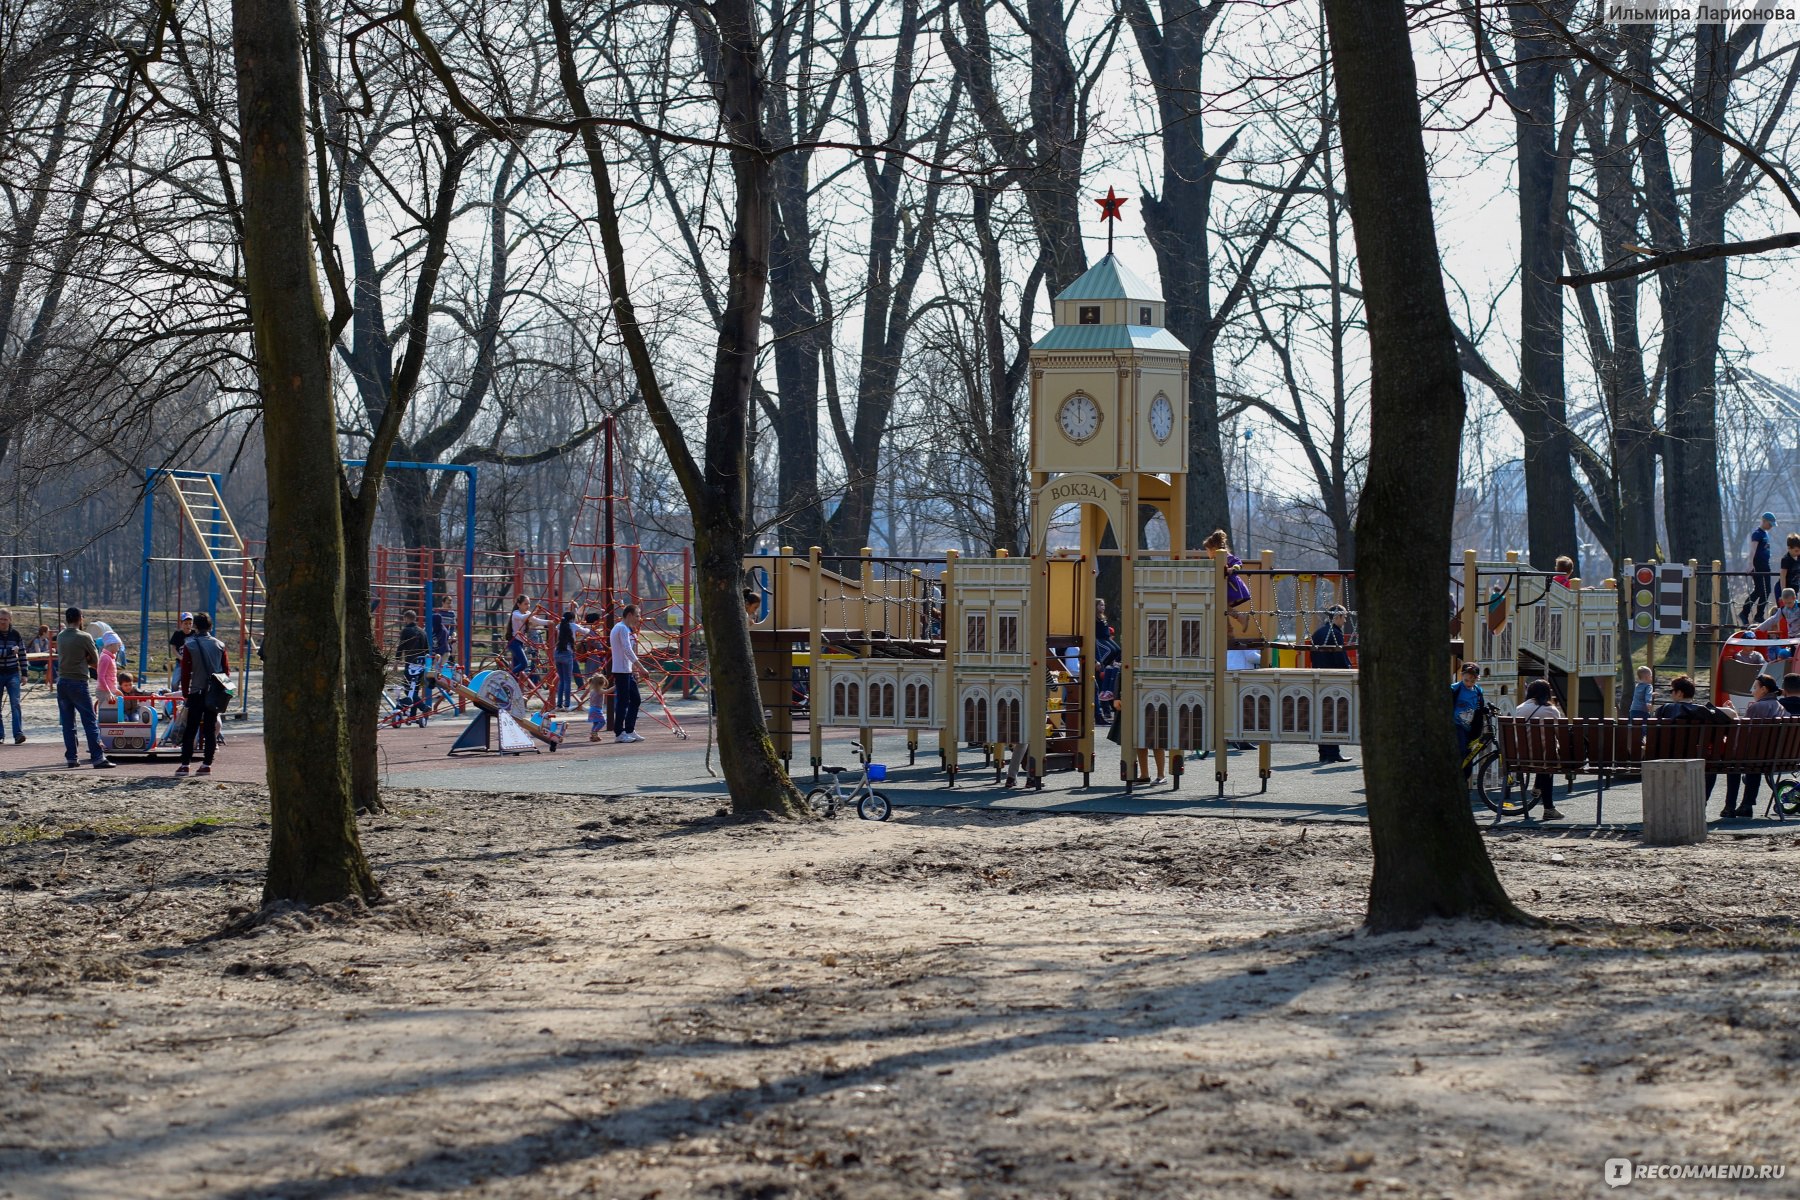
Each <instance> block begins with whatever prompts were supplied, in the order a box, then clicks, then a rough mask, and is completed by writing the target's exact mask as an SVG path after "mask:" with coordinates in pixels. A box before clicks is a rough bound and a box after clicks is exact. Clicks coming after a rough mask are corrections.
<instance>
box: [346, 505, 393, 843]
mask: <svg viewBox="0 0 1800 1200" xmlns="http://www.w3.org/2000/svg"><path fill="white" fill-rule="evenodd" d="M374 500H375V497H374V496H368V497H367V498H366V503H368V505H369V507H370V508H373V507H374ZM358 507H360V504H359V505H358ZM349 517H350V514H346V518H347V520H346V528H345V535H346V536H345V541H346V543H347V545H346V547H345V555H344V711H345V715H346V717H347V718H348V723H349V730H350V796H351V800H352V802H353V803H354V804H355V805H356V811H357V812H359V813H378V812H384V811H386V808H387V806H386V805H385V804H383V803H382V802H381V759H380V755H379V754H378V753H377V750H376V737H377V735H378V731H379V730H380V728H381V693H382V689H383V688H384V687H385V686H386V684H387V656H386V655H384V654H383V653H382V652H381V646H380V645H379V644H378V643H377V642H376V640H375V614H374V613H373V612H372V611H371V610H370V608H369V601H368V597H369V596H370V595H372V594H373V593H372V592H371V590H370V587H369V584H370V582H371V581H370V579H369V532H368V528H367V527H366V526H365V527H364V528H362V529H356V528H354V527H352V525H351V522H350V520H349V519H348V518H349ZM359 600H360V601H361V602H360V603H358V601H359Z"/></svg>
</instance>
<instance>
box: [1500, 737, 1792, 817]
mask: <svg viewBox="0 0 1800 1200" xmlns="http://www.w3.org/2000/svg"><path fill="white" fill-rule="evenodd" d="M1496 725H1497V726H1498V728H1497V731H1496V732H1497V738H1498V742H1499V745H1500V757H1501V759H1502V760H1503V761H1504V763H1505V767H1506V770H1507V771H1508V772H1509V773H1517V774H1520V775H1535V774H1544V775H1562V776H1564V777H1566V778H1568V779H1570V780H1571V781H1572V780H1573V779H1574V778H1575V777H1576V776H1577V775H1593V776H1595V777H1597V778H1598V779H1599V781H1600V796H1599V799H1598V800H1597V801H1596V802H1595V808H1594V820H1595V823H1597V824H1598V823H1600V814H1601V809H1602V806H1604V804H1605V803H1606V783H1607V780H1609V779H1612V778H1615V777H1618V776H1622V775H1636V774H1637V773H1638V771H1639V768H1640V767H1641V766H1642V764H1644V763H1645V762H1653V761H1656V760H1657V759H1666V758H1703V759H1705V760H1706V773H1707V774H1708V775H1709V776H1710V775H1729V774H1745V775H1783V774H1787V773H1789V772H1792V771H1796V770H1800V719H1789V720H1759V721H1733V722H1731V723H1729V724H1726V723H1722V722H1721V723H1718V724H1712V723H1703V722H1698V721H1659V720H1657V719H1655V718H1654V717H1648V718H1646V717H1574V718H1572V717H1557V718H1551V719H1534V718H1529V717H1500V718H1499V719H1498V720H1497V722H1496ZM1495 819H1496V820H1498V814H1496V817H1495Z"/></svg>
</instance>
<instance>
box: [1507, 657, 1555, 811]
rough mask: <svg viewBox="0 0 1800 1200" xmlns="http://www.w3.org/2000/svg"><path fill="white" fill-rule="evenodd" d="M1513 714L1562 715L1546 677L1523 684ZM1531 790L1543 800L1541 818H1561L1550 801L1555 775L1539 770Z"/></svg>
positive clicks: (1534, 716) (1537, 717) (1544, 717)
mask: <svg viewBox="0 0 1800 1200" xmlns="http://www.w3.org/2000/svg"><path fill="white" fill-rule="evenodd" d="M1513 716H1515V717H1523V718H1525V719H1526V720H1527V721H1554V720H1557V719H1559V718H1561V717H1562V710H1561V709H1559V708H1557V707H1556V696H1555V693H1553V692H1552V691H1551V690H1550V681H1549V680H1548V679H1534V680H1532V681H1531V682H1530V683H1528V684H1526V685H1525V703H1523V704H1521V705H1519V707H1517V708H1515V709H1514V710H1513ZM1531 789H1532V791H1534V792H1536V793H1537V794H1538V799H1540V800H1542V801H1543V802H1544V812H1543V819H1544V820H1546V821H1560V820H1562V813H1561V812H1559V811H1558V810H1557V807H1556V805H1555V804H1554V803H1553V802H1552V797H1553V796H1554V794H1555V792H1556V776H1554V775H1552V774H1550V773H1549V772H1547V771H1540V772H1539V773H1538V774H1537V775H1536V776H1534V777H1533V779H1532V781H1531Z"/></svg>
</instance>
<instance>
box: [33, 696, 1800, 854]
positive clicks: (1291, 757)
mask: <svg viewBox="0 0 1800 1200" xmlns="http://www.w3.org/2000/svg"><path fill="white" fill-rule="evenodd" d="M670 707H671V710H672V712H673V713H674V714H675V717H676V718H677V719H678V720H679V721H681V723H682V725H683V728H684V729H685V730H686V731H687V733H688V736H687V738H686V739H685V740H684V739H681V738H677V737H676V736H675V735H674V734H673V733H672V732H671V731H670V730H669V728H668V727H667V725H666V724H664V723H662V722H660V721H658V720H655V719H652V717H651V714H650V712H649V711H648V710H646V712H645V713H644V715H643V717H642V718H641V720H640V723H639V727H638V729H639V732H640V733H641V734H642V735H643V737H644V741H643V742H641V743H639V744H636V745H617V744H615V743H614V742H613V741H612V738H611V736H610V735H606V734H603V735H602V738H603V740H602V741H601V742H600V743H591V742H589V741H588V740H587V736H588V727H587V721H586V718H585V714H569V716H570V718H571V719H570V721H569V737H568V740H567V741H566V742H565V743H564V744H563V745H562V746H561V747H560V748H559V749H557V750H556V751H555V752H554V753H552V752H550V751H548V750H541V751H538V752H536V753H526V754H519V755H510V754H508V755H501V754H488V755H459V756H457V757H454V758H453V757H450V756H449V754H448V751H449V749H450V746H451V744H452V743H453V742H454V741H455V740H456V736H457V734H458V733H460V732H461V731H462V729H463V728H464V725H465V724H466V719H464V718H457V717H453V716H452V717H444V718H439V719H436V720H434V721H433V722H432V723H431V724H430V725H429V726H428V727H426V728H424V729H419V728H416V727H407V728H404V729H392V730H383V731H382V732H381V735H380V741H379V745H380V749H381V760H382V769H383V779H384V781H385V783H386V785H387V786H390V787H399V788H423V789H430V790H449V791H471V792H480V793H485V794H490V795H492V794H498V793H506V792H515V793H542V792H554V793H561V794H565V795H571V796H633V795H638V796H648V795H655V796H667V797H672V798H673V797H692V798H695V799H702V798H706V799H717V800H719V801H721V802H723V801H724V800H725V799H726V797H727V791H726V788H725V784H724V780H723V779H722V778H721V777H720V776H719V775H718V770H719V765H718V755H717V753H716V751H715V752H713V753H712V755H711V758H710V765H709V759H708V747H707V744H706V725H705V721H706V706H705V704H704V702H702V701H685V702H684V701H678V700H676V701H671V704H670ZM26 713H27V717H28V721H27V725H26V733H27V735H28V737H29V738H30V740H29V741H27V742H26V743H25V744H24V745H19V746H15V745H10V744H0V773H11V772H14V771H25V772H29V773H32V774H37V773H40V772H61V771H62V770H63V767H62V763H63V749H62V735H61V733H60V731H59V728H58V727H57V725H56V724H55V710H54V705H53V704H48V703H45V702H43V701H42V700H37V701H28V702H27V706H26ZM225 730H226V739H227V740H226V744H225V745H224V746H223V747H221V748H220V751H219V754H218V758H217V762H216V763H215V767H214V778H216V779H219V780H223V781H230V782H237V783H261V782H262V781H263V779H264V769H263V752H262V727H261V724H260V722H259V720H258V713H257V711H256V710H255V709H254V708H253V709H252V711H251V713H250V719H249V720H246V721H228V722H226V725H225ZM795 741H796V747H795V748H796V752H797V753H799V754H801V755H802V756H804V754H805V752H806V739H805V736H804V733H802V734H801V735H800V736H798V737H797V738H796V739H795ZM855 745H856V743H855V738H854V735H853V733H851V732H850V731H847V730H838V729H832V730H828V731H827V734H826V746H827V751H826V758H827V760H828V761H829V762H830V763H831V764H832V765H839V766H846V767H850V768H852V769H855V768H856V766H857V761H856V755H855ZM1098 745H1099V753H1100V755H1101V756H1102V758H1101V763H1100V768H1101V769H1100V770H1099V771H1096V772H1095V773H1094V774H1093V776H1092V779H1091V783H1090V784H1089V785H1088V786H1086V787H1084V786H1082V783H1081V777H1080V776H1079V775H1076V774H1073V773H1059V774H1053V775H1050V776H1049V777H1048V778H1046V779H1045V781H1044V788H1043V789H1042V790H1041V791H1033V790H1030V789H1026V788H1023V787H1019V788H1010V789H1009V788H1005V787H1001V786H997V785H996V783H995V778H994V771H993V768H992V767H991V766H989V767H984V766H983V757H982V754H981V752H980V751H978V750H973V749H968V748H964V749H963V750H962V751H961V752H960V756H959V761H960V763H961V769H960V770H959V772H958V775H957V780H956V786H955V787H950V786H948V785H947V780H946V777H945V775H944V773H943V772H942V771H941V770H939V769H938V755H937V750H936V748H935V740H931V741H928V742H927V743H926V744H924V745H922V746H921V747H920V749H919V752H918V755H917V761H916V763H913V764H910V765H909V764H908V762H907V758H908V755H907V751H906V746H905V740H904V735H903V734H897V733H893V732H883V733H882V734H880V735H878V737H877V739H876V743H875V758H876V761H878V762H883V763H885V764H887V766H888V781H887V782H886V783H884V784H882V785H881V789H882V791H884V792H885V793H886V794H887V795H888V796H889V797H890V798H891V799H892V800H893V802H894V805H895V807H896V808H973V809H999V810H1012V811H1020V812H1063V813H1095V814H1099V813H1105V814H1116V815H1139V816H1149V815H1165V816H1184V817H1234V818H1250V819H1255V820H1267V821H1285V822H1349V823H1353V824H1360V823H1363V822H1366V821H1367V820H1368V809H1367V807H1366V805H1365V801H1364V796H1363V780H1362V770H1361V768H1360V767H1359V766H1358V765H1357V763H1356V761H1355V760H1356V758H1357V757H1358V755H1359V752H1360V748H1359V747H1350V748H1349V756H1350V758H1351V761H1350V762H1348V763H1344V764H1335V765H1327V764H1321V763H1320V762H1318V757H1317V753H1316V752H1315V751H1314V750H1313V749H1312V748H1311V747H1309V746H1276V747H1274V748H1273V750H1272V753H1271V768H1272V769H1271V775H1270V778H1269V782H1268V789H1267V791H1266V792H1265V791H1263V790H1261V780H1260V779H1259V778H1258V775H1257V758H1256V753H1255V752H1254V751H1233V752H1231V754H1230V778H1229V779H1228V781H1227V783H1226V785H1225V790H1224V795H1223V796H1220V794H1219V789H1218V784H1217V783H1216V782H1215V780H1214V778H1213V763H1212V760H1211V759H1210V758H1209V759H1205V760H1199V761H1193V760H1190V761H1189V762H1188V763H1186V764H1185V769H1186V774H1185V775H1184V776H1183V777H1182V780H1181V783H1180V786H1179V787H1178V788H1177V787H1174V786H1172V785H1171V783H1170V782H1168V781H1165V782H1164V783H1163V784H1161V785H1157V786H1153V787H1137V788H1134V789H1133V790H1132V791H1131V792H1130V793H1129V794H1127V793H1126V792H1125V791H1124V790H1123V788H1122V786H1121V785H1120V784H1119V782H1118V757H1117V756H1118V749H1117V747H1115V746H1113V745H1112V744H1111V743H1109V742H1106V741H1104V740H1103V739H1102V740H1100V741H1099V742H1098ZM83 757H84V760H85V752H84V755H83ZM174 769H175V760H174V759H173V758H167V757H165V758H162V759H159V760H156V761H143V760H134V759H125V758H121V759H120V760H119V769H118V772H117V774H119V775H121V776H125V777H131V778H137V777H149V778H155V777H159V776H167V775H170V774H171V773H172V772H173V771H174ZM794 772H795V775H794V778H795V782H796V783H798V784H799V785H800V786H801V787H802V788H803V789H804V788H809V787H811V786H813V778H812V775H811V772H810V769H809V768H808V766H807V764H806V763H805V762H804V761H801V762H797V763H796V764H794ZM844 778H845V780H846V781H847V782H846V785H845V786H846V790H848V786H849V785H848V781H849V780H851V779H852V778H853V776H849V775H846V776H845V777H844ZM820 781H821V782H823V781H824V780H823V777H821V780H820ZM1724 787H1725V785H1724V782H1723V781H1720V783H1719V784H1718V785H1717V788H1716V789H1715V792H1714V796H1713V799H1712V801H1711V803H1710V805H1709V809H1708V811H1709V812H1710V813H1712V814H1713V815H1716V814H1717V813H1718V811H1719V809H1720V808H1721V807H1723V804H1724ZM1766 797H1767V792H1766V790H1765V792H1764V794H1763V797H1762V798H1759V800H1758V802H1757V811H1758V813H1761V812H1762V811H1763V809H1764V804H1763V800H1764V799H1766ZM1557 804H1558V806H1559V807H1560V808H1561V809H1562V811H1563V812H1564V813H1565V814H1567V816H1566V819H1564V820H1562V821H1557V822H1548V823H1545V822H1537V821H1535V820H1533V821H1529V822H1521V821H1518V820H1508V821H1507V822H1505V823H1504V826H1503V827H1505V828H1521V829H1542V830H1546V831H1553V830H1555V829H1557V828H1583V827H1593V826H1596V825H1598V826H1601V827H1604V828H1609V829H1613V828H1618V829H1629V828H1632V827H1635V826H1637V825H1639V824H1640V823H1641V821H1642V807H1641V801H1640V796H1639V789H1638V786H1637V784H1636V783H1635V782H1632V781H1621V782H1617V783H1613V784H1611V785H1609V786H1608V787H1607V789H1606V791H1605V795H1604V797H1602V795H1601V793H1600V789H1599V786H1598V784H1597V782H1596V781H1595V780H1593V779H1591V778H1585V779H1580V780H1578V781H1577V783H1576V787H1575V790H1574V792H1573V794H1570V793H1569V792H1568V791H1567V788H1566V785H1565V784H1564V782H1563V781H1561V780H1558V783H1557ZM1475 811H1476V816H1477V819H1478V820H1479V821H1482V822H1483V823H1485V822H1486V821H1487V820H1488V818H1489V814H1488V812H1487V811H1486V810H1485V809H1482V808H1479V807H1477V808H1476V810H1475ZM1726 828H1728V829H1730V830H1733V831H1738V832H1749V833H1773V832H1779V831H1781V830H1783V829H1795V830H1796V831H1800V822H1794V821H1791V820H1790V821H1788V822H1786V823H1783V822H1781V821H1777V820H1763V819H1760V818H1759V819H1758V820H1755V821H1751V822H1739V823H1735V824H1733V825H1730V826H1727V827H1726Z"/></svg>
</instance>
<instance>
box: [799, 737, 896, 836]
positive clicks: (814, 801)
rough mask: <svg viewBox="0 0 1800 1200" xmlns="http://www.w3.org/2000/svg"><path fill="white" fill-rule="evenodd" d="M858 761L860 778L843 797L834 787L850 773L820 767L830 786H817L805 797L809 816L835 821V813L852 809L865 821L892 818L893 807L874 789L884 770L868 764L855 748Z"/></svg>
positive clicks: (846, 770) (870, 763)
mask: <svg viewBox="0 0 1800 1200" xmlns="http://www.w3.org/2000/svg"><path fill="white" fill-rule="evenodd" d="M856 757H857V759H858V761H860V762H861V763H862V778H861V779H859V780H857V783H856V786H855V787H854V788H852V789H850V791H849V793H847V794H846V793H845V792H844V790H843V789H842V788H840V787H839V786H838V783H839V782H840V779H841V777H842V776H844V775H848V774H849V773H850V770H851V769H850V768H849V767H820V768H819V770H821V771H823V772H825V774H827V775H829V776H831V784H830V786H828V787H827V786H824V785H821V786H819V787H816V788H814V789H813V790H812V791H810V792H808V793H806V803H807V806H808V807H810V808H811V809H812V810H813V812H815V813H817V814H818V815H819V816H821V817H835V816H837V815H838V809H840V808H849V807H850V806H851V805H853V804H854V805H855V806H856V815H857V816H859V817H861V818H862V819H863V820H865V821H885V820H887V819H888V818H889V817H891V816H893V815H894V806H893V803H892V802H891V801H889V800H888V798H887V797H886V796H885V795H883V794H882V793H880V792H878V791H876V790H875V788H874V785H875V784H877V783H881V782H883V781H884V780H886V779H887V768H886V767H885V766H883V765H882V764H881V763H872V762H870V761H869V760H868V757H867V756H866V755H864V754H863V752H862V750H861V749H860V748H859V749H858V750H857V752H856Z"/></svg>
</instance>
